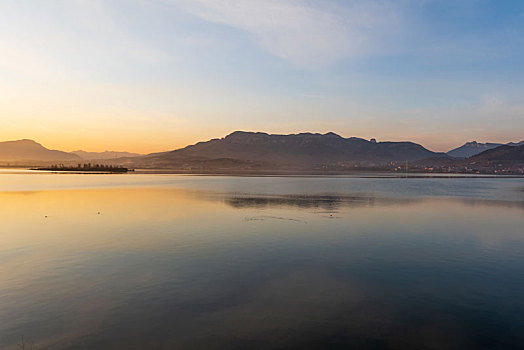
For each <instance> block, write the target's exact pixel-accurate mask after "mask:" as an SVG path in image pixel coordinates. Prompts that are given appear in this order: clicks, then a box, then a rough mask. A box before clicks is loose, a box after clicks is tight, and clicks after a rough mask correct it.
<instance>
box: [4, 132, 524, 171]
mask: <svg viewBox="0 0 524 350" xmlns="http://www.w3.org/2000/svg"><path fill="white" fill-rule="evenodd" d="M517 145H524V141H523V142H519V143H510V144H508V145H500V144H496V143H488V144H482V143H477V142H474V141H473V142H468V143H466V144H465V145H463V146H461V147H459V148H456V149H454V150H451V151H449V152H448V153H447V154H446V153H440V152H433V151H430V150H428V149H426V148H424V147H423V146H422V145H420V144H417V143H413V142H409V141H406V142H377V141H376V140H374V139H371V140H365V139H362V138H357V137H349V138H344V137H342V136H340V135H337V134H335V133H332V132H329V133H326V134H319V133H300V134H289V135H274V134H267V133H263V132H245V131H235V132H233V133H231V134H229V135H227V136H226V137H223V138H217V139H212V140H209V141H203V142H198V143H196V144H194V145H190V146H187V147H184V148H180V149H176V150H173V151H167V152H160V153H151V154H147V155H139V154H136V153H129V152H115V151H105V152H85V151H74V152H71V153H68V152H62V151H57V150H49V149H47V148H45V147H43V146H42V145H40V144H38V143H36V142H34V141H31V140H19V141H8V142H0V163H4V164H5V163H11V164H14V165H16V164H24V165H34V164H36V163H38V164H46V163H47V164H50V163H57V162H63V163H64V164H76V163H80V162H83V161H89V162H95V161H96V162H97V163H99V164H111V165H123V166H126V167H132V168H159V169H172V170H180V171H192V172H193V171H203V172H213V171H217V172H218V171H222V170H235V171H254V172H257V171H258V172H264V171H268V170H269V171H275V170H276V171H298V172H308V171H311V172H315V171H317V172H318V171H334V172H337V171H339V172H340V171H347V170H353V169H355V168H360V169H362V168H365V169H381V170H387V169H400V168H402V166H403V165H402V164H404V163H407V162H409V163H410V164H412V168H411V169H419V170H421V171H432V169H438V170H440V171H446V170H447V171H457V172H464V171H469V170H468V169H473V168H472V167H470V166H469V165H471V164H476V168H479V167H480V168H481V169H482V171H487V169H488V168H497V169H498V168H501V167H503V168H504V169H510V170H508V171H513V172H514V171H516V172H517V173H518V172H519V171H520V170H518V169H520V168H519V166H520V165H519V164H521V161H522V153H519V150H520V149H521V147H522V146H517ZM522 149H524V148H522ZM490 151H493V152H490ZM473 153H475V154H473ZM468 154H473V155H471V156H468ZM453 155H454V156H453ZM478 156H480V157H479V158H478V159H477V157H478ZM487 157H492V158H489V159H488V158H487ZM493 157H495V158H493ZM519 157H520V158H519ZM475 159H477V160H475ZM497 161H500V162H498V163H497V166H496V167H495V166H494V164H495V163H496V162H497ZM468 162H469V163H468ZM522 163H524V162H522ZM515 166H516V167H517V168H515ZM476 168H475V169H476ZM480 168H479V169H480ZM511 169H512V170H511ZM499 170H500V169H499ZM501 171H502V170H501Z"/></svg>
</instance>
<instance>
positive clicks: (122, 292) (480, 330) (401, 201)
mask: <svg viewBox="0 0 524 350" xmlns="http://www.w3.org/2000/svg"><path fill="white" fill-rule="evenodd" d="M286 181H287V180H286ZM278 186H282V185H281V184H280V185H278ZM442 191H444V190H442ZM297 192H299V191H298V188H296V187H293V188H292V189H290V191H289V192H288V193H291V194H289V195H285V194H275V193H267V194H264V193H261V192H260V191H259V192H258V193H252V192H251V193H249V192H238V191H230V192H228V191H224V190H223V188H220V189H219V191H210V190H209V188H207V187H206V186H204V187H203V188H201V187H200V186H199V185H198V184H197V185H194V186H193V187H192V188H189V186H186V187H183V188H173V187H162V186H158V187H152V188H118V189H116V188H110V189H103V188H98V189H81V190H53V191H46V190H42V191H33V192H26V191H22V192H0V220H1V223H2V229H1V230H0V240H1V241H0V286H1V288H0V319H1V320H2V322H0V347H1V348H6V349H15V348H16V345H17V342H18V341H19V340H20V339H22V337H25V338H26V339H29V340H33V341H35V344H36V345H37V346H38V348H39V349H46V348H49V349H83V348H85V349H122V348H125V349H145V348H146V349H147V348H158V349H173V348H176V349H195V348H203V349H231V348H255V349H256V348H260V349H267V348H315V347H316V348H326V347H328V348H351V347H353V348H391V349H399V348H402V349H406V348H446V349H454V348H456V349H458V348H460V349H463V348H481V347H485V348H519V347H520V346H521V344H522V343H523V342H524V316H523V315H524V302H523V300H522V297H521V296H522V295H523V294H524V253H523V252H524V236H523V235H522V231H521V230H520V227H523V225H524V215H523V209H524V206H523V202H522V201H511V200H501V199H482V198H464V197H454V198H443V197H431V196H424V197H422V196H415V197H410V196H405V197H398V196H383V195H378V194H375V195H372V194H369V195H365V194H362V193H355V194H351V193H349V194H348V193H342V194H338V195H337V194H333V193H318V192H316V193H311V192H310V191H308V190H307V188H303V193H302V194H297ZM477 192H478V193H481V192H482V189H478V190H477ZM283 193H285V192H283ZM381 193H382V192H381ZM331 215H332V216H331ZM333 217H336V218H337V220H332V218H333Z"/></svg>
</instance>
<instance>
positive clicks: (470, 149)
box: [446, 141, 524, 158]
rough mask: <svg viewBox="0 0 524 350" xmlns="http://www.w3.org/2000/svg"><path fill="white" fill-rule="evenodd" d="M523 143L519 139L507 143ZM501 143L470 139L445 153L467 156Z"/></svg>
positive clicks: (461, 156)
mask: <svg viewBox="0 0 524 350" xmlns="http://www.w3.org/2000/svg"><path fill="white" fill-rule="evenodd" d="M523 144H524V141H520V142H510V143H508V144H507V145H509V146H519V145H523ZM502 145H503V144H502V143H490V142H488V143H480V142H477V141H471V142H466V143H465V144H463V145H462V146H460V147H457V148H455V149H452V150H451V151H449V152H447V153H446V154H447V155H448V156H451V157H455V158H469V157H472V156H474V155H476V154H479V153H482V152H484V151H487V150H490V149H493V148H496V147H499V146H502Z"/></svg>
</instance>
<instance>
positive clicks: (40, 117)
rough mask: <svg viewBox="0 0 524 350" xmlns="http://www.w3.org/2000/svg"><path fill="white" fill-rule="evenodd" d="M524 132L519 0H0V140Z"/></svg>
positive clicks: (155, 144)
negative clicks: (256, 133)
mask: <svg viewBox="0 0 524 350" xmlns="http://www.w3.org/2000/svg"><path fill="white" fill-rule="evenodd" d="M234 130H251V131H266V132H270V133H296V132H304V131H311V132H328V131H334V132H336V133H339V134H341V135H342V136H345V137H349V136H359V137H364V138H372V137H373V138H377V139H378V140H381V141H384V140H393V141H397V140H412V141H415V142H419V143H421V144H423V145H424V146H426V147H428V148H430V149H432V150H435V151H446V150H449V149H450V148H454V147H456V146H459V145H461V144H462V143H464V142H465V141H470V140H477V141H481V142H486V141H491V142H508V141H520V140H522V139H524V1H522V0H517V1H510V0H507V1H501V0H493V1H488V0H460V1H457V0H450V1H431V0H421V1H409V0H391V1H353V0H346V1H342V0H340V1H336V0H333V1H332V0H316V1H313V0H236V1H228V0H149V1H146V0H121V1H113V0H103V1H102V0H100V1H96V0H86V1H76V0H63V1H52V0H34V1H29V0H0V140H1V141H6V140H16V139H22V138H30V139H34V140H36V141H38V142H40V143H43V144H44V145H45V146H47V147H49V148H55V149H62V150H66V151H71V150H75V149H85V150H88V151H103V150H106V149H114V150H127V151H131V152H144V153H145V152H153V151H163V150H169V149H174V148H178V147H181V146H185V145H187V144H190V143H195V142H197V141H200V140H207V139H210V138H215V137H223V136H225V135H226V134H228V133H230V132H232V131H234Z"/></svg>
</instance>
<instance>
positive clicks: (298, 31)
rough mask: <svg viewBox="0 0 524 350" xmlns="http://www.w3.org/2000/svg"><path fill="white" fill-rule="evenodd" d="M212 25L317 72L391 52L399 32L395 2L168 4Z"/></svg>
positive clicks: (199, 0)
mask: <svg viewBox="0 0 524 350" xmlns="http://www.w3.org/2000/svg"><path fill="white" fill-rule="evenodd" d="M168 1H170V2H171V3H175V4H177V5H179V6H182V7H183V8H184V9H185V10H187V11H188V12H190V13H192V14H193V15H196V16H198V17H199V18H201V19H204V20H206V21H209V22H213V23H218V24H223V25H227V26H230V27H233V28H237V29H240V30H243V31H245V32H247V33H249V35H251V37H252V38H253V39H254V40H255V41H256V42H257V43H258V44H259V45H260V46H261V47H262V48H264V49H265V50H267V51H268V52H269V53H270V54H272V55H275V56H278V57H281V58H283V59H285V60H287V61H289V62H291V63H293V64H295V65H297V66H301V67H317V66H324V65H328V64H331V63H334V62H336V61H338V60H341V59H344V58H348V57H355V56H361V55H364V54H367V53H370V52H376V51H377V50H382V49H383V48H384V47H387V46H388V45H387V42H388V41H389V40H387V38H391V37H393V36H394V35H395V34H398V32H399V31H400V23H401V22H402V21H400V20H399V16H400V11H399V5H398V3H397V2H395V1H388V2H385V1H365V2H364V1H353V0H349V1H346V2H344V6H341V5H340V4H337V3H335V2H332V1H322V2H321V5H322V6H319V5H320V3H318V2H311V1H305V0H288V1H282V0H243V1H232V0H191V1H189V0H168Z"/></svg>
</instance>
